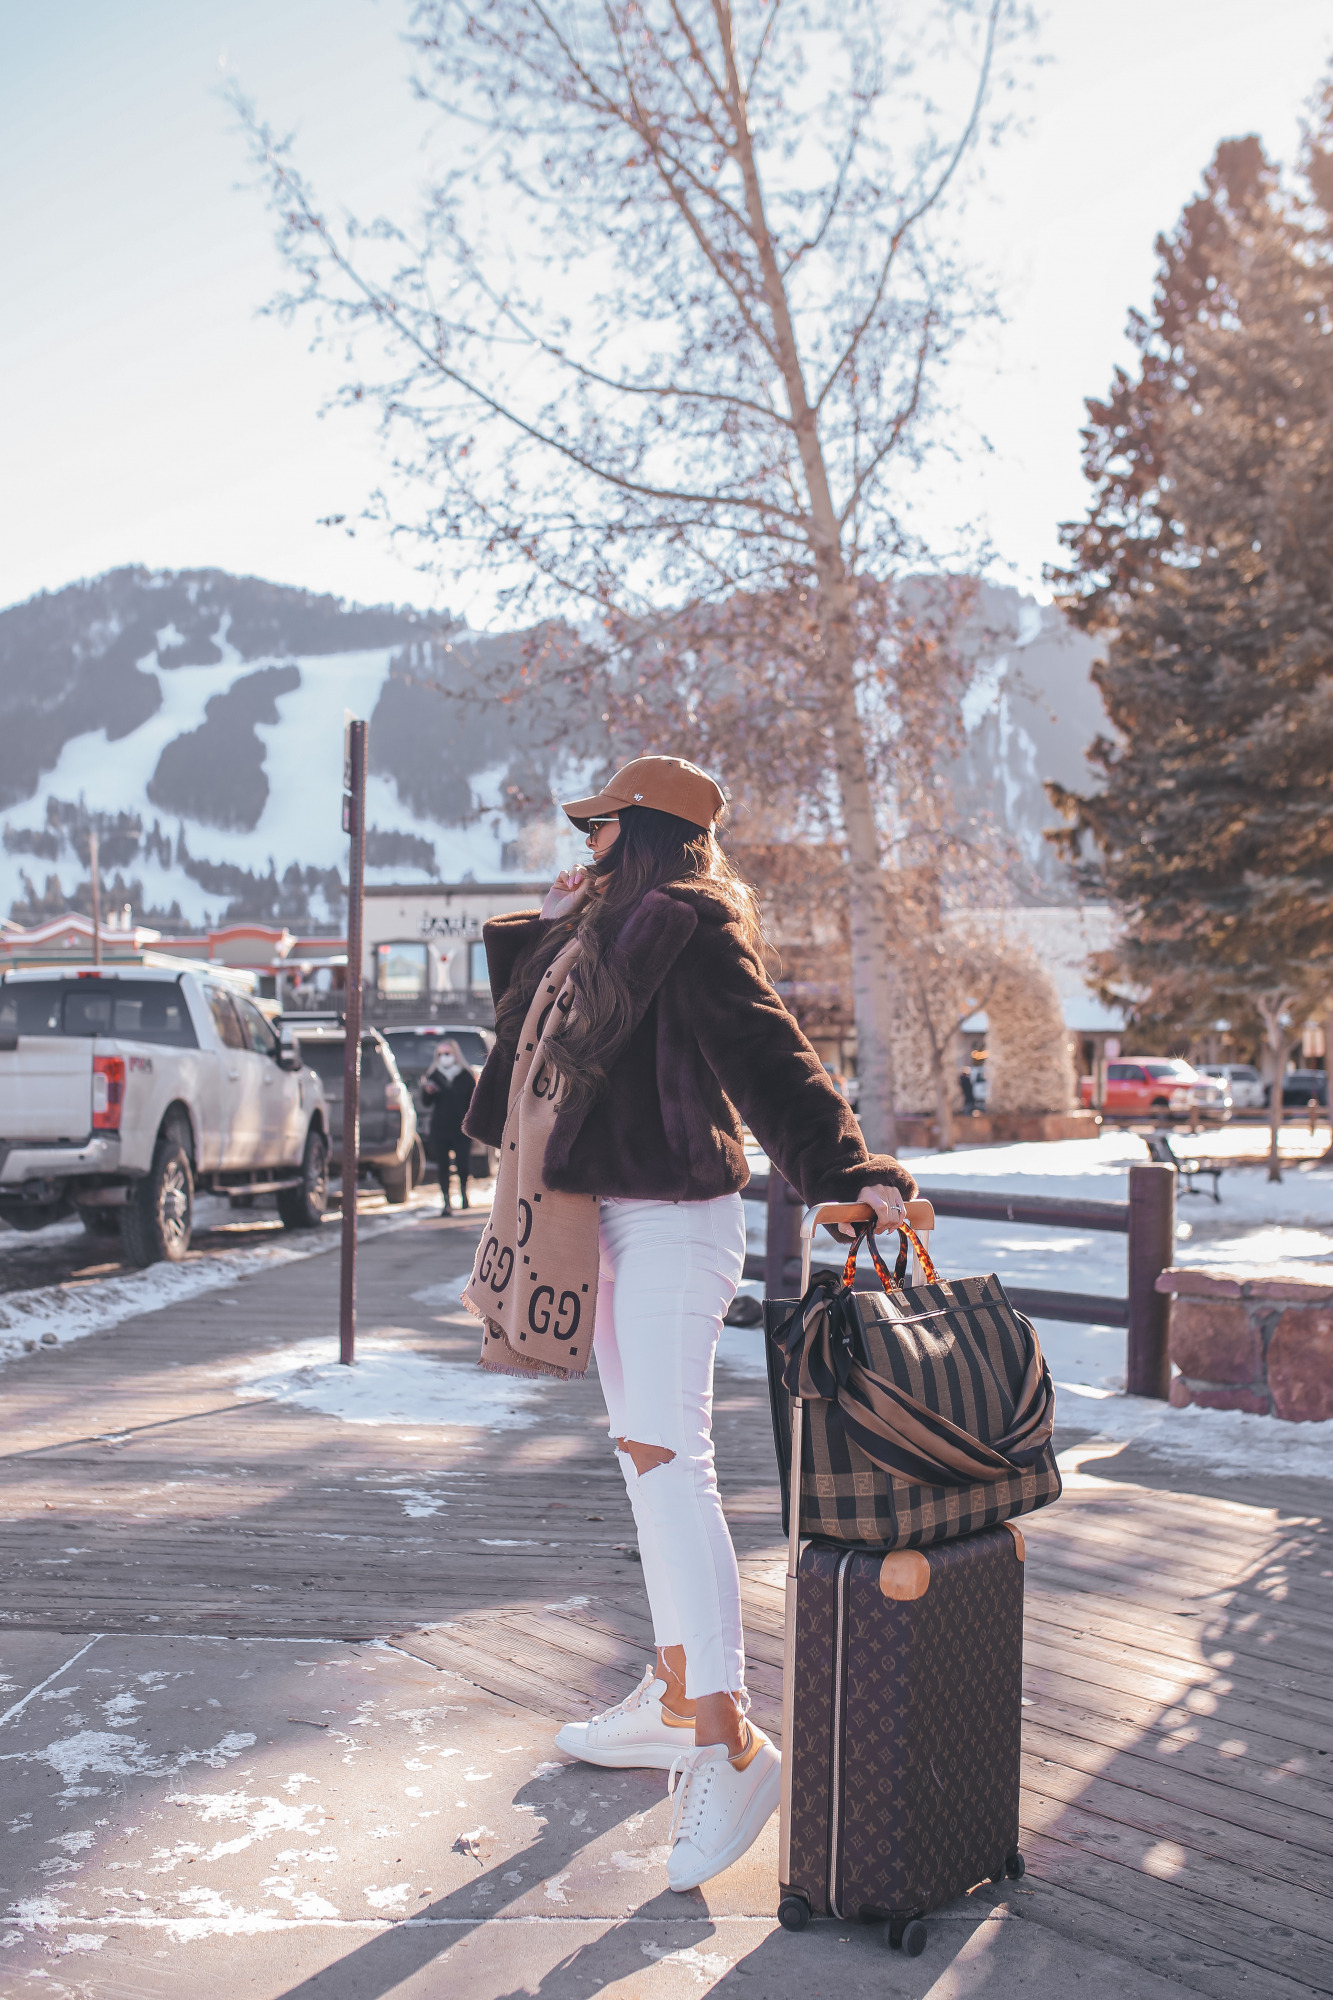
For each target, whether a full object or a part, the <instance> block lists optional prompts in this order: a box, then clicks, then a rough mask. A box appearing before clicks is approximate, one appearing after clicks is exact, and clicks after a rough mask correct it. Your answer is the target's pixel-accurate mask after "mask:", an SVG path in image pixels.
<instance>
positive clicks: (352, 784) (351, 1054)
mask: <svg viewBox="0 0 1333 2000" xmlns="http://www.w3.org/2000/svg"><path fill="white" fill-rule="evenodd" d="M368 733H369V732H368V725H367V724H366V723H364V722H358V721H356V720H355V718H354V717H352V716H350V715H349V716H348V717H347V720H346V722H345V723H344V725H343V832H344V833H345V834H347V836H348V860H347V982H346V987H345V991H344V995H343V1021H344V1025H345V1028H346V1033H347V1041H346V1043H345V1046H344V1050H343V1143H342V1188H343V1215H342V1290H341V1297H340V1302H339V1316H338V1334H339V1345H338V1359H339V1360H340V1361H341V1362H342V1363H343V1365H344V1366H345V1367H349V1368H350V1366H351V1365H352V1363H353V1362H354V1361H355V1360H356V1170H357V1160H358V1158H359V1156H360V1151H361V960H362V945H361V920H362V912H363V907H364V903H365V878H366V737H367V734H368Z"/></svg>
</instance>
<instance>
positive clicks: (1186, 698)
mask: <svg viewBox="0 0 1333 2000" xmlns="http://www.w3.org/2000/svg"><path fill="white" fill-rule="evenodd" d="M1323 114H1324V115H1323V119H1322V122H1321V124H1320V125H1319V126H1317V127H1316V128H1315V129H1314V130H1312V131H1310V132H1308V133H1307V135H1306V146H1305V153H1304V157H1303V160H1302V163H1301V174H1300V177H1299V180H1298V183H1297V185H1296V187H1295V189H1294V190H1292V191H1288V190H1286V189H1284V187H1283V185H1282V183H1281V181H1280V178H1279V176H1278V174H1277V172H1276V171H1275V169H1274V168H1273V167H1272V166H1271V165H1270V164H1269V162H1268V161H1267V160H1266V159H1265V157H1264V154H1263V152H1262V150H1261V148H1260V146H1259V143H1258V141H1257V140H1256V139H1253V138H1248V139H1240V140H1233V141H1228V142H1226V143H1225V144H1223V145H1222V146H1220V147H1219V148H1218V151H1217V154H1216V157H1215V159H1214V161H1213V164H1212V165H1211V167H1210V168H1209V170H1208V172H1207V175H1206V176H1205V183H1204V191H1203V193H1202V195H1201V196H1200V197H1199V198H1198V199H1197V200H1196V201H1194V202H1192V203H1191V204H1190V206H1189V207H1188V208H1187V209H1186V210H1185V212H1184V215H1183V217H1182V219H1181V221H1180V224H1179V225H1178V227H1177V228H1176V230H1175V231H1174V232H1173V234H1172V235H1170V236H1168V237H1163V238H1160V239H1159V241H1158V245H1157V248H1158V253H1159V256H1160V259H1161V262H1160V266H1159V270H1158V277H1157V285H1156V291H1155V296H1154V300H1153V306H1152V311H1151V314H1150V316H1149V317H1147V318H1142V317H1139V316H1137V315H1136V316H1135V317H1134V318H1133V319H1132V320H1131V326H1130V331H1131V336H1132V338H1133V340H1134V344H1135V346H1136V348H1137V349H1138V355H1139V368H1138V373H1137V375H1130V374H1127V373H1125V372H1124V371H1117V374H1116V378H1115V381H1114V383H1113V386H1112V389H1111V393H1110V395H1109V396H1108V397H1107V398H1106V400H1105V401H1104V402H1090V403H1089V405H1088V411H1089V418H1090V422H1089V425H1088V428H1087V429H1086V430H1085V432H1084V433H1083V437H1084V445H1085V453H1084V470H1085V473H1086V476H1087V477H1088V479H1089V481H1090V482H1091V484H1092V487H1093V500H1092V504H1091V506H1090V508H1089V512H1088V517H1087V519H1086V520H1085V521H1083V522H1079V523H1076V524H1070V525H1068V526H1066V527H1065V529H1064V530H1063V531H1062V539H1063V540H1064V542H1065V545H1066V547H1067V548H1068V549H1069V550H1070V552H1071V556H1072V562H1071V564H1070V566H1069V568H1068V569H1067V570H1066V571H1063V572H1059V573H1057V575H1056V577H1055V579H1054V580H1055V581H1056V582H1057V583H1058V584H1061V585H1063V597H1062V601H1063V603H1064V606H1065V608H1066V610H1067V611H1069V612H1070V613H1071V615H1072V616H1073V617H1074V619H1075V620H1076V622H1078V623H1079V624H1081V625H1082V626H1084V628H1085V629H1090V630H1098V629H1104V630H1106V631H1107V633H1108V635H1109V637H1108V643H1107V653H1106V660H1105V663H1104V664H1103V665H1101V666H1100V667H1099V668H1098V669H1097V670H1096V679H1097V682H1098V685H1099V687H1100V688H1101V691H1102V695H1103V699H1104V700H1105V703H1106V709H1107V713H1108V715H1109V717H1110V720H1111V722H1112V724H1113V725H1114V727H1115V729H1116V731H1117V733H1118V734H1117V739H1115V740H1109V739H1105V738H1103V739H1101V740H1099V741H1098V743H1097V744H1096V745H1095V747H1094V751H1093V759H1094V762H1095V763H1096V764H1098V765H1099V766H1100V768H1101V771H1102V772H1103V774H1104V779H1105V783H1104V787H1103V788H1102V789H1100V790H1098V791H1096V792H1095V793H1093V794H1091V795H1089V796H1079V795H1075V794H1073V793H1070V792H1068V791H1066V790H1064V789H1062V788H1059V787H1051V788H1050V790H1051V795H1052V798H1053V799H1054V801H1055V803H1056V804H1057V806H1059V807H1060V808H1061V810H1062V811H1063V812H1064V814H1065V816H1066V818H1067V820H1068V821H1069V825H1068V827H1067V828H1066V829H1065V830H1064V831H1063V832H1062V834H1061V835H1060V836H1058V837H1059V839H1060V840H1061V841H1062V843H1063V844H1064V845H1065V848H1066V851H1067V852H1068V853H1070V854H1071V855H1075V856H1076V855H1079V854H1081V855H1083V856H1084V858H1085V861H1086V860H1087V857H1088V854H1089V844H1088V842H1087V841H1086V840H1085V838H1084V836H1085V835H1091V836H1092V841H1093V842H1094V843H1095V850H1096V852H1095V859H1094V860H1092V861H1091V862H1090V863H1089V864H1088V865H1089V867H1090V870H1091V872H1095V874H1096V875H1097V876H1098V878H1099V880H1100V883H1101V885H1102V887H1103V888H1104V890H1105V891H1107V892H1109V894H1110V895H1111V897H1112V898H1113V899H1114V900H1115V901H1116V902H1117V903H1118V904H1119V905H1120V907H1121V910H1122V913H1123V916H1124V919H1125V929H1124V934H1123V938H1122V941H1121V944H1120V946H1119V948H1118V950H1117V952H1116V954H1115V964H1114V966H1113V967H1109V968H1107V973H1108V978H1109V981H1110V983H1111V984H1113V985H1115V984H1119V987H1120V990H1121V991H1122V992H1125V991H1128V993H1129V994H1130V995H1131V996H1133V998H1134V999H1135V1000H1136V1001H1137V1002H1138V1004H1139V1005H1140V1007H1141V1008H1142V1009H1143V1010H1144V1011H1148V1012H1151V1013H1152V1014H1155V1015H1157V1016H1158V1017H1159V1018H1160V1017H1163V1016H1165V1017H1170V1018H1173V1019H1175V1020H1177V1021H1179V1022H1181V1023H1182V1024H1183V1025H1192V1026H1197V1025H1201V1024H1202V1022H1203V1021H1204V1020H1206V1019H1208V1018H1209V1017H1211V1016H1212V1015H1214V1014H1217V1013H1219V1012H1220V1013H1222V1014H1225V1015H1228V1016H1231V1017H1235V1016H1236V1015H1238V1014H1239V1015H1240V1016H1241V1017H1242V1018H1246V1017H1247V1018H1248V1019H1249V1020H1250V1021H1252V1022H1254V1021H1257V1022H1259V1023H1262V1027H1263V1033H1264V1040H1265V1043H1266V1048H1267V1058H1268V1060H1267V1067H1268V1069H1269V1072H1270V1075H1271V1077H1272V1084H1273V1088H1272V1124H1273V1133H1274V1137H1273V1144H1272V1148H1271V1153H1270V1175H1271V1176H1273V1177H1276V1171H1277V1170H1276V1128H1277V1123H1278V1119H1279V1116H1280V1111H1281V1095H1282V1093H1281V1075H1282V1071H1283V1069H1284V1067H1285V1057H1286V1053H1287V1051H1288V1049H1289V1048H1290V1046H1291V1044H1292V1042H1293V1040H1294V1039H1295V1038H1296V1037H1297V1036H1299V1033H1300V1024H1301V1021H1302V1019H1303V1018H1304V1017H1305V1015H1306V1013H1307V1012H1308V1011H1309V1010H1310V1009H1311V1008H1312V1007H1314V1006H1317V1005H1319V1004H1320V1003H1321V1002H1322V1000H1323V998H1324V996H1326V995H1327V994H1328V993H1329V991H1330V990H1333V85H1331V86H1330V87H1329V88H1328V90H1327V91H1326V93H1325V96H1324V100H1323Z"/></svg>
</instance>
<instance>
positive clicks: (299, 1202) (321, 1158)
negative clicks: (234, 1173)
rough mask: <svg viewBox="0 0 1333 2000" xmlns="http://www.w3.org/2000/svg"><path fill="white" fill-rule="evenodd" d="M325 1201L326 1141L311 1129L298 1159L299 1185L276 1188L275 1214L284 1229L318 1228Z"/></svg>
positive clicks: (327, 1170) (327, 1180)
mask: <svg viewBox="0 0 1333 2000" xmlns="http://www.w3.org/2000/svg"><path fill="white" fill-rule="evenodd" d="M328 1202H329V1142H328V1140H327V1139H326V1138H325V1137H324V1134H323V1133H322V1132H316V1131H313V1130H312V1131H311V1132H310V1133H309V1135H308V1136H307V1138H306V1142H305V1156H304V1158H303V1159H302V1161H301V1185H300V1187H294V1188H280V1189H279V1190H278V1214H279V1215H280V1216H281V1217H282V1226H283V1228H284V1229H318V1228H319V1226H320V1224H321V1222H323V1220H324V1210H325V1209H326V1208H327V1207H328Z"/></svg>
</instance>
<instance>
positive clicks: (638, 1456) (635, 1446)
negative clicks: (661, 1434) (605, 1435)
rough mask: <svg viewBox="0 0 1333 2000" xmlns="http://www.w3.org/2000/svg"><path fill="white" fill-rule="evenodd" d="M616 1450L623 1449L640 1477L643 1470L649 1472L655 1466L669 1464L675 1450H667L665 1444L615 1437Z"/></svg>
mask: <svg viewBox="0 0 1333 2000" xmlns="http://www.w3.org/2000/svg"><path fill="white" fill-rule="evenodd" d="M616 1450H617V1451H623V1452H624V1454H625V1456H626V1458H628V1459H630V1460H632V1461H633V1465H634V1470H635V1471H636V1472H637V1473H638V1475H639V1477H640V1479H642V1478H643V1475H644V1473H645V1472H651V1471H652V1470H653V1469H654V1467H655V1466H659V1465H670V1463H671V1461H672V1459H673V1458H674V1457H675V1456H676V1454H675V1452H674V1451H668V1450H667V1449H666V1446H665V1445H660V1444H639V1443H638V1441H637V1440H636V1439H634V1438H617V1439H616Z"/></svg>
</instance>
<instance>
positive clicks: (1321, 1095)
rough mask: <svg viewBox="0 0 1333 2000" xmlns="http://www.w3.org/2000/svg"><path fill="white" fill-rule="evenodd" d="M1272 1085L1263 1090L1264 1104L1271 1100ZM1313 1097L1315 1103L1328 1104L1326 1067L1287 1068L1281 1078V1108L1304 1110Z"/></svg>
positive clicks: (1285, 1109) (1325, 1105)
mask: <svg viewBox="0 0 1333 2000" xmlns="http://www.w3.org/2000/svg"><path fill="white" fill-rule="evenodd" d="M1271 1093H1272V1085H1271V1084H1270V1085H1269V1087H1268V1089H1267V1090H1266V1091H1265V1092H1264V1102H1265V1104H1267V1103H1269V1102H1270V1101H1271ZM1312 1097H1313V1099H1314V1101H1315V1103H1316V1104H1322V1105H1323V1106H1324V1107H1325V1108H1327V1105H1328V1071H1327V1070H1326V1069H1289V1070H1288V1071H1287V1074H1286V1075H1285V1076H1284V1077H1283V1079H1282V1108H1283V1110H1284V1111H1304V1109H1305V1107H1306V1105H1307V1104H1308V1103H1309V1102H1310V1099H1311V1098H1312Z"/></svg>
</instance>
